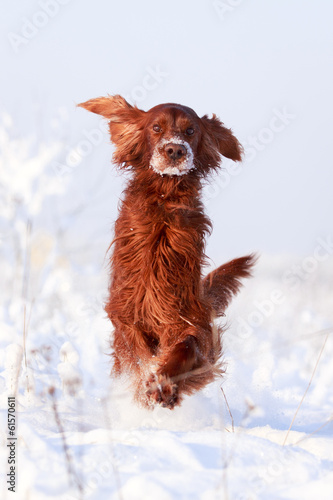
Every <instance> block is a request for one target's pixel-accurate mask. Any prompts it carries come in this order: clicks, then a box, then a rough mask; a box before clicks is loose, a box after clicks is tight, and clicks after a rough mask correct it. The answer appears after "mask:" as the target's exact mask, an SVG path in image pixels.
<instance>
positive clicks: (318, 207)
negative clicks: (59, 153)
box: [0, 0, 333, 261]
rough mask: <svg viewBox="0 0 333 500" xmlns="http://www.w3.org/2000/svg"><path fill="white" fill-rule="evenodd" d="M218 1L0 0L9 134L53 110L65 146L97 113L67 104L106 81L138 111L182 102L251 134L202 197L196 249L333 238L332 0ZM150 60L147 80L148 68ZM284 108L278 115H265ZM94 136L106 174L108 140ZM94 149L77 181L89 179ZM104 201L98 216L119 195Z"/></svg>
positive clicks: (299, 244)
mask: <svg viewBox="0 0 333 500" xmlns="http://www.w3.org/2000/svg"><path fill="white" fill-rule="evenodd" d="M216 3H218V2H213V1H203V0H202V1H199V0H195V1H193V0H182V1H180V0H171V1H168V2H157V1H156V0H148V1H140V2H137V1H134V0H132V1H124V2H120V1H117V2H113V1H107V0H96V1H94V2H91V1H88V0H80V1H79V0H70V1H68V2H67V4H66V1H65V0H62V5H60V1H59V2H58V0H49V1H47V0H44V1H43V0H39V1H24V2H23V1H22V0H21V1H20V2H12V1H9V0H3V2H2V5H3V8H4V11H5V12H6V15H2V16H1V19H0V29H1V44H0V57H1V63H2V64H1V67H2V76H1V82H0V90H1V99H0V112H3V111H6V112H7V113H9V114H10V115H12V116H13V118H14V120H15V126H16V128H17V133H18V134H21V135H24V134H37V136H38V138H39V140H50V139H51V137H50V136H51V132H50V130H51V128H50V125H49V124H50V122H51V121H52V120H54V119H55V117H56V116H59V110H62V112H66V113H67V115H68V121H67V131H66V134H67V135H66V138H68V142H69V146H70V147H71V146H73V145H75V144H76V142H77V141H78V140H79V138H80V137H81V136H82V130H83V129H87V130H89V129H92V128H94V127H96V126H97V125H98V123H99V122H98V117H96V116H95V115H89V114H88V113H85V112H84V111H83V110H77V109H76V108H75V103H78V102H81V101H84V100H87V99H89V98H92V97H97V96H99V95H105V94H107V93H110V94H113V93H120V94H123V95H126V96H129V98H130V97H131V96H132V97H134V96H137V97H139V100H138V101H137V104H138V105H139V106H140V107H142V108H143V109H149V108H150V107H152V106H154V105H156V104H158V103H160V102H179V103H181V104H185V105H188V106H190V107H192V108H194V109H195V110H196V111H197V113H198V114H200V115H202V114H205V113H212V112H215V113H216V114H218V115H219V116H220V118H221V119H222V121H223V122H224V123H225V124H226V125H227V126H228V127H231V128H232V129H233V130H234V132H235V134H236V135H237V137H238V138H239V140H240V141H241V142H242V143H247V144H248V143H249V141H250V142H251V141H252V142H253V141H255V146H254V150H253V149H252V150H251V152H250V153H251V154H250V155H249V157H248V160H247V161H245V162H244V164H243V170H242V171H241V173H239V175H234V176H232V177H230V178H231V182H230V183H229V184H228V185H227V186H226V187H225V188H223V189H217V190H215V191H214V192H215V193H216V196H214V197H213V198H211V199H210V200H209V202H208V203H207V210H208V212H209V214H210V216H211V217H212V219H213V221H214V233H213V235H212V236H211V238H210V240H209V244H208V248H207V253H208V254H210V255H211V256H212V257H213V259H214V260H216V261H219V260H220V258H219V252H222V253H223V254H227V255H228V256H229V255H230V256H231V257H232V256H234V255H235V254H242V253H244V252H247V251H252V250H258V251H260V252H262V253H264V252H270V253H289V252H297V253H301V254H311V253H312V251H313V249H314V247H315V245H316V240H317V238H318V237H325V236H327V235H332V237H333V227H332V215H333V196H332V190H333V182H332V181H333V173H332V158H331V154H332V151H331V149H332V148H331V143H332V138H331V136H332V115H333V113H332V112H333V109H332V107H333V106H332V47H333V44H332V42H333V30H332V15H333V3H332V2H330V1H329V0H327V1H323V0H319V1H316V2H313V1H307V0H294V1H290V0H280V1H278V2H277V1H276V2H272V1H267V0H266V1H265V0H243V1H236V0H226V1H221V2H220V8H221V9H222V10H221V11H220V15H218V12H217V8H216V7H215V6H214V4H216ZM42 5H44V10H43V8H42ZM223 6H227V7H228V9H226V8H225V7H223ZM223 10H224V12H223ZM41 12H42V14H41ZM45 12H46V13H45ZM43 13H44V14H43ZM31 23H33V24H34V25H35V27H34V26H32V27H31ZM36 24H39V25H40V26H39V27H38V26H37V27H36ZM29 28H30V31H29ZM31 30H32V31H31ZM29 33H30V35H29ZM13 34H15V35H14V37H15V36H16V35H18V36H22V37H23V38H22V40H23V42H22V40H21V39H16V42H13ZM28 36H30V39H29V38H28ZM17 40H21V41H17ZM15 43H17V50H14V45H15ZM156 68H159V72H160V74H161V76H159V77H157V80H156V78H155V79H154V78H153V77H151V76H150V77H149V76H148V75H149V74H150V72H151V71H152V70H155V71H156ZM283 110H284V113H285V114H287V115H292V118H291V117H290V116H289V118H287V119H285V120H286V122H287V123H283V122H281V119H280V121H279V119H274V117H275V116H276V114H279V113H280V114H281V113H283ZM267 129H271V130H267ZM272 129H273V130H272ZM258 140H259V142H258ZM99 148H100V149H101V151H102V153H101V154H100V155H99V156H98V155H96V156H97V157H98V158H99V160H98V161H101V158H102V161H104V162H106V163H104V165H103V167H104V168H105V170H104V174H105V176H106V179H107V182H110V185H111V184H112V185H114V181H113V180H112V176H111V175H110V174H109V173H106V172H107V170H106V168H107V169H108V168H110V171H111V167H110V166H109V164H108V159H109V158H111V153H112V151H111V148H110V146H109V145H108V143H107V140H106V141H105V143H103V144H102V145H100V146H99ZM250 156H251V158H250ZM250 159H251V160H252V161H249V160H250ZM91 160H92V158H89V159H87V160H86V163H87V165H86V166H84V167H83V169H82V172H83V173H82V172H81V173H80V175H81V178H82V183H83V184H82V189H83V190H84V189H85V186H87V187H88V186H90V185H91V183H92V182H93V177H94V170H92V169H91V168H88V165H89V162H91ZM105 165H107V166H105ZM228 169H229V170H230V171H232V167H231V166H230V167H229V164H228ZM108 172H109V171H108ZM75 175H76V174H75ZM115 182H118V184H119V182H120V181H119V180H118V179H117V181H115ZM213 182H214V183H216V185H217V186H218V185H219V184H218V179H214V180H213ZM220 183H221V180H220ZM118 184H117V185H118ZM216 185H215V187H216ZM119 186H120V184H119ZM119 189H120V187H119ZM107 206H108V210H109V213H108V214H107V216H108V220H109V219H112V217H113V213H112V210H114V209H115V207H116V200H114V199H113V200H112V199H110V200H109V202H108V205H107ZM112 207H113V208H112Z"/></svg>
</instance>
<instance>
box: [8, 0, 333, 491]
mask: <svg viewBox="0 0 333 500" xmlns="http://www.w3.org/2000/svg"><path fill="white" fill-rule="evenodd" d="M3 4H4V8H3V15H1V16H0V33H1V44H0V59H1V62H2V65H1V68H2V78H1V80H0V90H1V92H0V95H1V103H0V266H1V267H0V269H1V279H0V283H1V284H0V415H1V425H0V463H1V467H0V471H1V483H0V497H1V499H4V500H9V499H11V498H15V499H16V500H48V499H50V500H53V499H54V500H65V499H68V500H74V499H75V500H85V499H87V500H88V499H89V500H90V499H91V500H97V499H98V500H113V499H116V500H134V499H135V500H136V499H138V500H146V499H148V500H149V499H152V500H166V499H172V500H173V499H177V500H178V499H180V500H182V499H191V500H193V499H195V500H196V499H200V500H201V499H202V500H220V499H221V500H241V499H242V500H255V499H260V500H278V499H279V500H280V499H281V500H282V499H283V500H284V499H286V500H288V499H295V500H296V499H297V500H331V499H332V498H333V472H332V471H333V451H332V450H333V432H332V431H333V423H332V420H333V390H332V387H333V362H332V355H333V297H332V282H333V231H332V213H333V197H332V184H333V169H332V164H331V163H332V162H331V156H332V151H331V149H332V147H331V144H332V137H331V136H332V85H333V83H332V76H333V72H332V65H331V59H332V54H331V52H332V37H333V31H332V13H333V4H332V3H331V2H328V1H327V0H317V1H316V2H313V1H311V0H294V1H293V2H290V1H288V0H280V1H279V2H267V1H265V0H251V1H242V0H223V1H216V0H210V1H206V2H203V1H202V0H187V1H184V0H183V1H179V0H168V2H156V0H144V2H138V1H136V0H128V1H126V2H120V1H109V0H98V1H97V2H91V1H90V0H80V1H75V0H26V1H24V2H23V1H21V2H13V1H10V0H4V1H3ZM107 93H110V94H115V93H120V94H122V95H124V96H125V97H127V98H128V99H129V101H130V102H131V103H136V104H138V106H139V107H142V108H143V109H145V110H147V109H149V108H150V107H152V106H154V105H156V104H159V103H162V102H180V103H182V104H185V105H188V106H191V107H193V108H194V109H195V110H196V111H197V112H198V114H199V115H200V116H202V115H203V114H205V113H208V114H211V113H213V112H214V113H216V114H217V115H218V116H220V118H221V119H222V121H223V122H224V123H225V124H226V126H228V127H232V129H233V131H234V133H235V135H236V136H237V138H238V139H239V140H240V142H241V143H242V144H243V145H244V146H245V149H246V153H247V154H246V158H245V161H244V162H243V164H242V165H237V166H236V165H231V164H229V163H228V162H224V170H221V171H220V173H219V175H216V176H214V177H213V178H212V182H211V184H210V185H209V186H207V187H206V188H205V192H204V202H205V206H206V209H207V213H208V214H209V216H210V217H211V219H212V220H213V223H214V231H213V234H212V235H211V237H210V238H209V240H208V243H207V254H208V256H209V257H211V259H212V264H211V265H212V267H215V266H218V265H220V264H222V263H223V262H225V261H227V260H229V259H231V258H233V257H236V256H240V255H244V254H247V253H248V252H252V251H258V252H259V253H261V257H260V260H259V262H258V265H257V267H256V271H255V274H254V277H253V278H252V279H251V280H248V281H247V282H246V283H245V287H244V288H243V289H242V292H241V293H240V295H239V296H238V297H237V298H236V299H235V300H234V302H233V304H232V305H231V307H230V308H229V310H228V311H227V317H226V322H227V326H228V328H226V331H225V334H224V359H225V363H226V368H227V373H226V375H225V377H224V378H223V379H222V380H220V381H218V382H216V383H215V384H212V385H211V386H209V387H207V388H206V390H204V391H203V392H202V393H200V394H196V395H194V396H192V397H190V398H187V399H186V400H185V401H184V403H183V405H182V406H181V407H180V408H176V409H175V410H174V411H170V410H165V409H162V408H158V409H156V410H155V411H153V412H148V411H144V410H142V409H140V408H137V407H136V406H134V405H133V403H132V400H131V394H130V393H129V392H128V390H127V387H126V384H125V383H121V382H115V381H114V380H112V379H111V378H110V376H109V373H110V357H109V353H110V348H109V338H110V333H111V325H110V322H109V321H108V320H107V319H106V318H105V314H104V312H103V301H104V300H105V296H106V291H107V286H108V283H107V261H106V259H105V254H106V250H107V248H108V246H109V243H110V241H111V238H112V224H113V221H114V220H115V218H116V215H117V203H118V199H119V197H120V194H121V192H122V188H123V183H124V180H125V179H124V176H121V175H118V174H117V173H116V172H115V171H114V170H113V169H112V168H111V165H110V159H111V155H112V150H111V147H110V145H109V144H108V137H107V134H106V132H105V131H106V125H105V124H104V123H103V122H102V120H101V119H100V117H98V116H96V115H92V114H89V113H86V112H84V111H83V110H82V109H77V108H76V107H75V104H76V103H79V102H83V101H85V100H87V99H90V98H93V97H97V96H101V95H106V94H107ZM222 389H223V392H222ZM13 394H15V395H16V416H17V419H16V436H17V440H16V445H15V453H16V455H15V458H16V459H17V463H16V464H15V465H17V469H16V472H17V475H16V477H15V482H16V492H15V493H12V492H11V491H8V489H7V488H8V486H9V484H8V483H7V482H6V481H7V479H8V476H7V474H8V473H9V472H10V469H9V467H10V464H8V457H9V456H10V452H11V451H13V450H11V447H10V446H9V447H8V446H7V444H8V443H11V440H10V439H8V437H10V436H9V429H8V428H7V419H8V411H7V410H8V401H7V397H8V396H11V395H13ZM224 396H225V397H224ZM225 398H226V399H225ZM226 400H227V401H228V405H229V408H230V411H229V409H228V406H227V403H226ZM290 427H291V428H290ZM289 428H290V432H288V430H289ZM12 448H14V446H12Z"/></svg>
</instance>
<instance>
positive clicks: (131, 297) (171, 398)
mask: <svg viewBox="0 0 333 500" xmlns="http://www.w3.org/2000/svg"><path fill="white" fill-rule="evenodd" d="M80 106H82V107H84V108H85V109H88V110H89V111H92V112H94V113H97V114H101V115H102V116H104V117H105V118H107V119H108V120H109V128H110V135H111V140H112V142H113V143H114V144H115V152H114V156H113V160H114V162H115V163H116V164H117V165H118V167H119V168H122V169H124V168H126V169H130V170H132V172H133V175H132V178H131V179H130V181H129V182H128V185H127V187H126V189H125V192H124V196H123V201H122V202H121V206H120V210H119V216H118V219H117V221H116V223H115V231H114V240H113V242H112V247H113V251H112V255H111V259H110V269H111V275H110V287H109V298H108V301H107V304H106V307H105V310H106V312H107V314H108V316H109V318H110V320H111V321H112V324H113V326H114V335H113V342H112V347H113V359H114V366H113V373H114V374H115V375H120V374H123V373H126V374H129V375H130V376H131V377H132V380H133V385H134V387H135V395H136V399H137V400H138V401H139V402H140V403H142V404H143V405H146V406H148V407H152V406H154V405H155V404H161V405H162V406H165V407H168V408H170V409H172V408H173V407H174V406H175V405H178V404H180V402H181V400H182V397H183V395H184V394H191V393H193V392H194V391H196V390H198V389H200V388H202V387H204V386H205V385H207V384H208V383H209V382H211V381H212V380H214V378H215V377H216V376H218V375H220V374H221V373H222V368H221V362H220V358H221V332H220V331H219V330H218V328H217V327H216V326H214V325H213V322H212V320H213V318H214V317H216V316H218V315H222V314H223V312H224V310H225V308H226V307H227V305H228V303H229V302H230V300H231V297H232V295H234V294H235V293H236V292H237V291H238V289H239V287H240V278H244V277H248V276H249V275H250V269H251V267H252V265H253V264H254V257H253V256H248V257H243V258H241V259H236V260H233V261H231V262H230V263H228V264H225V265H224V266H221V267H220V268H218V269H217V270H216V271H213V272H212V273H210V274H209V275H208V276H207V277H206V278H205V279H204V280H203V276H202V269H203V266H204V264H205V263H206V257H205V253H204V248H205V237H206V235H207V234H209V232H210V230H211V222H210V220H209V219H208V218H207V216H206V215H205V214H204V209H203V206H202V203H201V200H200V190H201V182H202V178H203V177H206V176H207V175H208V174H209V173H210V172H211V171H212V170H215V169H217V168H218V166H219V164H220V161H221V155H224V156H226V157H228V158H231V159H232V160H234V161H239V160H240V159H241V153H242V149H241V146H240V144H239V142H238V141H237V139H236V138H235V137H234V136H233V134H232V132H231V130H229V129H227V128H225V127H224V126H223V124H222V123H221V122H220V121H219V120H218V118H216V116H215V115H214V116H213V117H212V118H208V117H207V116H206V115H205V116H203V117H202V118H199V117H198V116H197V114H196V113H195V112H194V111H193V110H192V109H190V108H187V107H185V106H180V105H178V104H162V105H159V106H156V107H155V108H152V109H151V110H149V111H148V112H145V111H142V110H140V109H138V108H136V107H133V106H131V105H130V104H128V103H127V102H126V101H125V100H124V99H123V98H122V97H120V96H113V97H112V96H109V97H106V98H104V97H103V98H98V99H92V100H90V101H87V102H86V103H83V104H80ZM190 152H191V155H190ZM153 155H155V156H157V157H158V158H162V160H161V161H159V162H158V165H159V167H158V168H160V169H161V170H160V171H159V170H157V171H156V168H155V170H154V169H153V168H152V165H151V161H152V157H153ZM185 157H188V158H192V157H193V164H189V162H188V161H187V162H186V161H185ZM164 169H165V170H164ZM166 172H168V173H166ZM170 172H171V173H170ZM173 172H175V173H174V174H173Z"/></svg>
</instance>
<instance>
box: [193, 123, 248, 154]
mask: <svg viewBox="0 0 333 500" xmlns="http://www.w3.org/2000/svg"><path fill="white" fill-rule="evenodd" d="M201 122H202V124H203V126H204V130H205V133H206V134H208V137H209V142H210V147H213V148H214V149H215V150H217V151H218V152H219V153H220V154H221V155H222V156H225V157H226V158H230V160H233V161H240V160H241V159H242V153H243V148H242V146H241V145H240V143H239V142H238V140H237V139H236V137H235V136H234V135H233V134H232V132H231V130H230V129H229V128H226V127H224V125H223V123H222V122H221V121H220V120H219V119H218V118H217V116H216V115H214V114H213V117H212V118H208V116H207V115H205V116H203V117H202V118H201ZM204 135H205V134H204Z"/></svg>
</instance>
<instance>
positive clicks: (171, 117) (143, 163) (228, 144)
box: [79, 96, 242, 176]
mask: <svg viewBox="0 0 333 500" xmlns="http://www.w3.org/2000/svg"><path fill="white" fill-rule="evenodd" d="M79 106H81V107H83V108H85V109H88V110H89V111H92V112H93V113H97V114H100V115H102V116H104V117H105V118H107V119H109V120H110V121H109V127H110V134H111V140H112V142H113V143H114V144H115V146H116V151H115V153H114V156H113V159H114V161H115V163H116V164H118V165H119V166H121V167H130V168H132V169H133V170H138V169H140V170H141V169H145V170H147V169H150V170H152V171H154V172H155V173H157V174H160V175H168V176H183V175H186V174H188V173H189V172H193V173H197V174H198V175H200V176H204V175H206V174H207V173H208V172H209V171H210V170H212V169H215V168H217V167H218V166H219V164H220V161H221V155H223V156H225V157H227V158H230V159H232V160H234V161H239V160H240V159H241V153H242V148H241V145H240V144H239V142H238V140H237V139H236V137H234V135H233V134H232V132H231V130H229V129H227V128H226V127H224V126H223V124H222V123H221V122H220V120H219V119H218V118H217V117H216V116H215V115H213V117H212V118H208V117H207V115H205V116H203V117H202V118H199V116H198V115H197V114H196V113H195V111H193V109H191V108H188V107H186V106H181V105H180V104H160V105H158V106H155V107H153V108H151V109H150V110H149V111H142V110H140V109H138V108H137V107H133V106H131V105H130V104H129V103H128V102H127V101H125V99H123V98H122V97H121V96H110V97H100V98H97V99H92V100H90V101H87V102H85V103H82V104H79Z"/></svg>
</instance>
